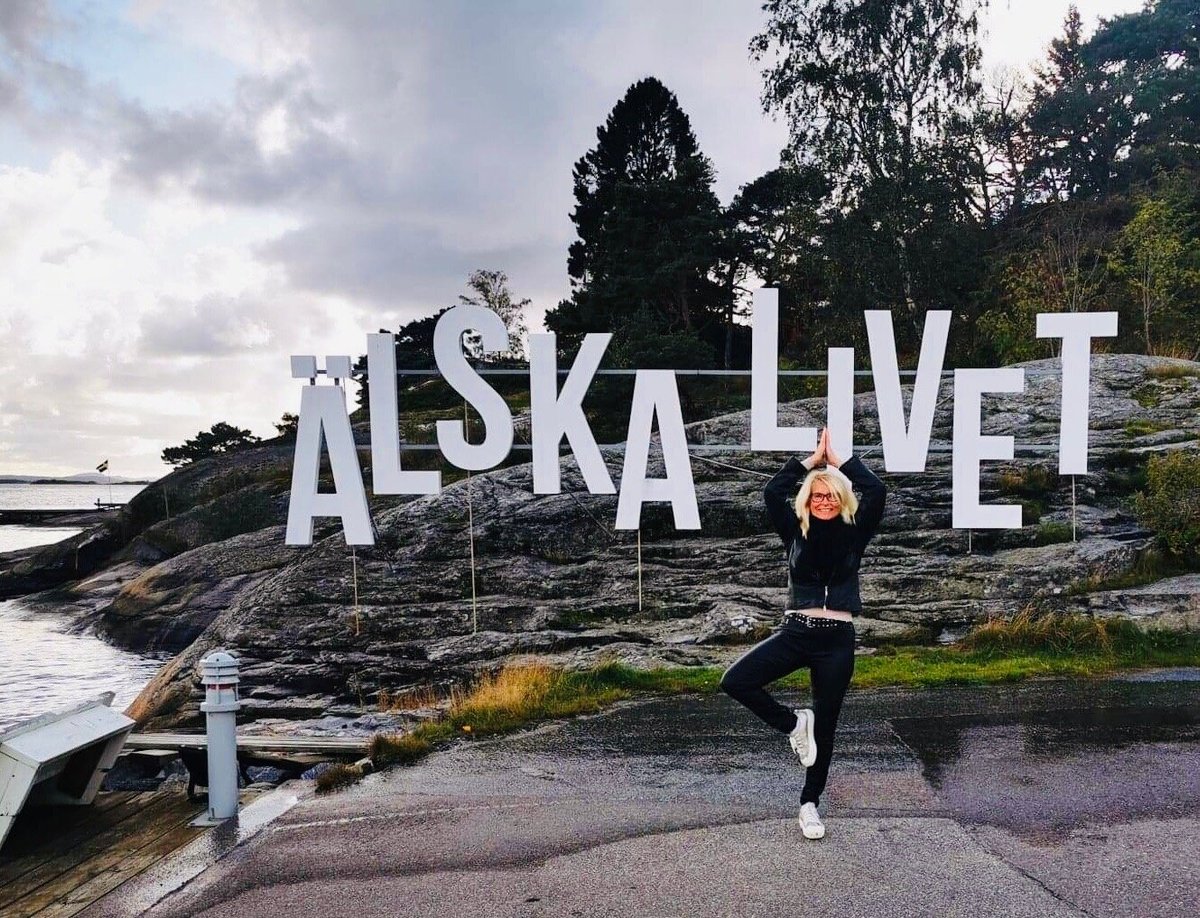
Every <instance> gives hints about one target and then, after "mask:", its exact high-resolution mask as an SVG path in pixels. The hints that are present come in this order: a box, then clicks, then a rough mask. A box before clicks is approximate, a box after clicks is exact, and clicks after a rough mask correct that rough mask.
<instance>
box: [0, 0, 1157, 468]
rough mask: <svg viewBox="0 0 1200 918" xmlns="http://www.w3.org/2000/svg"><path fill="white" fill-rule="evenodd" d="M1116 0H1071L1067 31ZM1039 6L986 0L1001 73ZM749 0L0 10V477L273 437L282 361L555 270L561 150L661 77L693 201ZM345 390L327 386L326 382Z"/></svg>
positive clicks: (751, 173) (537, 306)
mask: <svg viewBox="0 0 1200 918" xmlns="http://www.w3.org/2000/svg"><path fill="white" fill-rule="evenodd" d="M1140 5H1141V3H1140V0H1081V2H1080V3H1079V6H1080V7H1081V8H1082V9H1083V10H1084V11H1085V13H1084V15H1085V17H1086V21H1087V24H1088V27H1089V30H1090V29H1091V27H1093V26H1094V23H1095V22H1096V20H1097V18H1098V17H1099V16H1100V15H1112V14H1115V13H1119V12H1127V11H1130V10H1133V9H1137V8H1139V7H1140ZM1066 7H1067V0H992V2H991V12H990V14H989V15H988V18H987V34H986V35H985V38H984V48H985V54H986V63H987V65H988V66H989V67H995V66H1001V65H1004V66H1013V67H1022V66H1025V65H1026V64H1027V63H1028V62H1029V61H1030V60H1032V59H1034V58H1036V57H1038V56H1039V55H1040V54H1041V51H1042V49H1043V47H1044V45H1045V44H1046V42H1048V41H1049V40H1050V39H1051V38H1053V37H1054V36H1055V35H1056V34H1057V33H1058V32H1059V30H1060V26H1061V23H1062V19H1063V15H1064V13H1065V11H1066ZM763 21H764V17H763V14H762V12H761V9H760V5H759V3H758V2H755V0H719V2H718V0H713V2H701V0H656V2H647V0H633V2H617V0H613V2H587V3H584V2H567V0H553V2H551V0H546V2H511V3H500V2H483V0H476V2H470V3H468V2H449V0H435V2H377V3H366V2H347V0H339V2H331V3H300V2H294V0H286V2H284V0H280V2H259V3H253V2H248V0H237V2H232V0H231V2H228V3H225V2H215V0H213V2H200V3H197V2H150V0H141V2H136V0H135V2H129V0H121V2H117V0H113V2H100V0H73V2H57V3H54V2H50V3H40V2H25V0H2V2H0V278H2V280H0V474H27V475H59V474H62V475H69V474H74V473H77V472H83V471H88V470H91V469H92V468H93V467H94V466H95V465H97V464H98V463H99V462H100V461H101V460H102V459H105V458H107V459H109V460H110V465H109V471H110V473H112V474H116V475H124V476H147V477H158V476H159V475H161V474H163V473H165V472H166V471H168V470H169V467H168V466H166V465H164V464H163V463H162V462H161V460H160V459H159V455H160V453H161V452H162V449H163V448H164V447H166V446H171V445H178V444H180V443H182V442H183V440H185V439H187V438H188V437H191V436H194V435H195V434H196V432H197V431H199V430H204V429H207V428H209V427H210V426H211V425H212V424H213V423H215V422H217V421H227V422H229V423H232V424H236V425H237V426H239V427H248V428H250V429H251V431H252V432H254V433H255V434H258V435H259V436H262V437H269V436H273V435H274V433H275V430H274V428H273V426H272V424H273V422H274V421H276V420H278V419H279V417H280V416H281V415H282V414H283V413H284V412H285V411H292V412H295V411H296V410H297V409H298V405H299V393H298V387H299V385H301V383H299V382H298V381H294V380H292V379H291V378H290V376H289V370H288V356H289V355H290V354H309V353H312V354H317V355H322V356H323V355H325V354H350V355H352V356H355V355H358V354H361V353H363V352H365V350H366V338H365V336H366V334H367V333H368V332H373V331H376V330H378V329H380V328H395V327H397V325H398V324H400V323H403V322H406V321H409V320H411V319H413V318H417V317H420V316H422V315H428V314H431V313H432V312H434V311H435V310H436V309H438V308H440V307H442V306H446V305H450V304H452V303H454V302H455V301H456V297H457V295H458V294H459V293H461V292H464V289H465V288H464V282H465V279H466V277H467V275H468V274H469V272H470V271H471V270H473V269H475V268H480V267H488V268H499V269H502V270H504V271H506V272H507V273H508V275H509V277H510V280H511V287H512V289H513V291H514V293H515V294H516V295H518V296H522V297H526V296H527V297H530V298H532V300H533V312H532V313H531V315H530V317H529V326H530V328H531V330H534V331H541V330H544V329H543V328H542V326H541V316H542V314H543V313H544V312H545V310H546V309H548V308H552V307H553V306H554V305H555V304H556V303H557V302H558V300H559V299H560V298H562V297H563V296H565V295H566V294H567V292H568V290H569V287H568V282H567V274H566V251H567V246H568V245H569V243H570V241H571V239H572V238H573V231H572V229H573V228H572V225H571V222H570V219H569V216H568V215H569V212H570V210H571V208H572V206H573V199H572V195H571V167H572V164H573V163H574V161H575V160H576V159H577V158H578V157H579V156H581V155H582V154H583V153H584V152H585V151H586V150H587V149H588V148H590V147H591V146H592V145H593V144H594V143H595V139H596V138H595V130H596V126H597V125H598V124H600V123H602V122H603V120H604V118H605V116H606V115H607V114H608V112H609V111H610V110H611V108H612V106H613V105H614V104H615V103H616V101H617V100H618V99H619V98H620V97H621V96H622V95H623V94H624V91H625V89H626V88H627V87H628V86H629V84H631V83H632V82H634V81H636V80H638V79H640V78H641V77H643V76H647V75H654V76H657V77H658V78H659V79H661V80H662V81H663V82H664V83H666V85H667V86H668V87H669V88H671V89H672V90H673V91H674V92H675V93H676V95H677V96H678V98H679V101H680V103H681V105H682V106H683V108H684V110H685V111H686V112H687V113H688V115H689V116H690V117H691V120H692V126H693V129H694V130H695V132H696V135H697V137H698V139H699V142H700V145H701V148H702V149H703V150H704V152H705V153H707V154H708V156H709V157H710V158H711V159H712V160H713V163H714V165H715V167H716V170H717V193H718V195H719V196H720V198H721V200H722V201H723V202H726V203H727V202H728V201H729V200H730V199H731V198H732V197H733V195H734V194H735V193H736V192H737V189H738V188H739V187H740V186H741V185H743V184H744V183H746V182H748V181H751V180H753V179H754V178H756V177H757V176H759V175H761V174H762V173H763V172H765V171H766V170H768V169H770V168H772V167H773V166H774V165H775V164H776V163H777V158H778V153H779V149H780V147H781V146H782V145H783V142H784V139H785V131H784V127H783V125H782V124H780V123H776V122H773V121H772V120H770V119H769V118H768V117H767V116H765V115H764V114H762V111H761V107H760V105H759V101H758V100H759V93H760V90H761V77H760V74H759V72H758V68H757V67H756V66H755V65H754V64H753V63H752V62H751V61H750V60H749V57H748V54H747V50H746V49H747V44H748V42H749V40H750V38H751V36H752V35H753V34H754V33H755V32H757V31H759V29H760V28H761V26H762V24H763ZM352 391H353V387H352Z"/></svg>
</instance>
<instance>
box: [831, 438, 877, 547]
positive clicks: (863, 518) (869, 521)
mask: <svg viewBox="0 0 1200 918" xmlns="http://www.w3.org/2000/svg"><path fill="white" fill-rule="evenodd" d="M837 469H838V471H839V472H841V473H842V474H843V475H845V476H846V477H847V478H849V479H850V481H851V482H852V483H853V484H854V485H855V486H856V487H857V488H858V490H859V491H860V492H861V494H862V496H861V497H860V498H859V500H858V512H857V513H855V514H854V525H855V528H856V529H857V536H858V538H857V540H856V542H857V547H858V550H859V551H860V552H861V551H862V550H863V549H864V548H866V547H867V543H868V542H869V541H871V537H872V536H873V535H875V530H876V529H878V528H879V521H880V520H881V519H883V505H884V501H885V499H886V497H887V485H885V484H884V483H883V482H882V481H881V480H880V479H879V476H877V475H876V474H875V473H874V472H872V471H871V470H870V469H869V468H867V467H866V465H864V464H863V461H862V460H861V459H859V458H858V456H851V457H850V458H849V459H847V460H845V461H844V462H843V463H842V464H841V465H839V466H838V467H837Z"/></svg>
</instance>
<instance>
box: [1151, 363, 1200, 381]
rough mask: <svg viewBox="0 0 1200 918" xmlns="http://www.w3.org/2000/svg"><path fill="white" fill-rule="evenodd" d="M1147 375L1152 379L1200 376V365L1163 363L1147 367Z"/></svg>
mask: <svg viewBox="0 0 1200 918" xmlns="http://www.w3.org/2000/svg"><path fill="white" fill-rule="evenodd" d="M1146 375H1147V376H1149V377H1151V378H1152V379H1180V378H1181V377H1184V376H1200V367H1197V366H1195V365H1192V366H1189V365H1188V364H1185V363H1163V364H1158V365H1156V366H1152V367H1147V368H1146Z"/></svg>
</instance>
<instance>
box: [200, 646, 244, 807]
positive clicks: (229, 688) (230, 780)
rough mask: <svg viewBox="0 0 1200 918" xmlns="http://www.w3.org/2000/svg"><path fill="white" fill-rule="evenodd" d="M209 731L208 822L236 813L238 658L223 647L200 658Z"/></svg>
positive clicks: (204, 707)
mask: <svg viewBox="0 0 1200 918" xmlns="http://www.w3.org/2000/svg"><path fill="white" fill-rule="evenodd" d="M200 667H201V673H202V676H201V678H202V681H203V683H204V690H205V697H204V703H203V704H201V705H200V710H201V711H203V712H204V713H205V715H207V734H208V813H207V819H208V821H219V820H222V819H229V818H230V817H231V816H236V815H237V806H238V765H237V732H236V721H237V710H238V707H239V705H240V702H239V701H238V661H237V658H236V657H234V656H233V655H232V654H229V653H226V652H225V651H223V650H218V651H216V652H215V653H211V654H209V655H208V656H207V657H205V658H204V659H203V660H201V661H200Z"/></svg>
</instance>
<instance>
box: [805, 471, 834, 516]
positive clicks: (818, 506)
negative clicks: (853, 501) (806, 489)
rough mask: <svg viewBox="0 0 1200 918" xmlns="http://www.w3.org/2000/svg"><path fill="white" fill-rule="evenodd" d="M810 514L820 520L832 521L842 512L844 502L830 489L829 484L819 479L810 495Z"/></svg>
mask: <svg viewBox="0 0 1200 918" xmlns="http://www.w3.org/2000/svg"><path fill="white" fill-rule="evenodd" d="M808 512H809V513H811V514H812V515H813V516H815V517H817V518H818V519H822V520H831V519H833V518H834V517H835V516H838V515H839V514H840V513H841V512H842V500H841V498H840V497H838V495H837V492H836V491H834V490H833V489H832V488H831V487H829V482H827V481H822V480H821V479H819V478H818V479H817V480H816V481H814V482H813V483H812V491H811V492H810V493H809V495H808Z"/></svg>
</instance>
